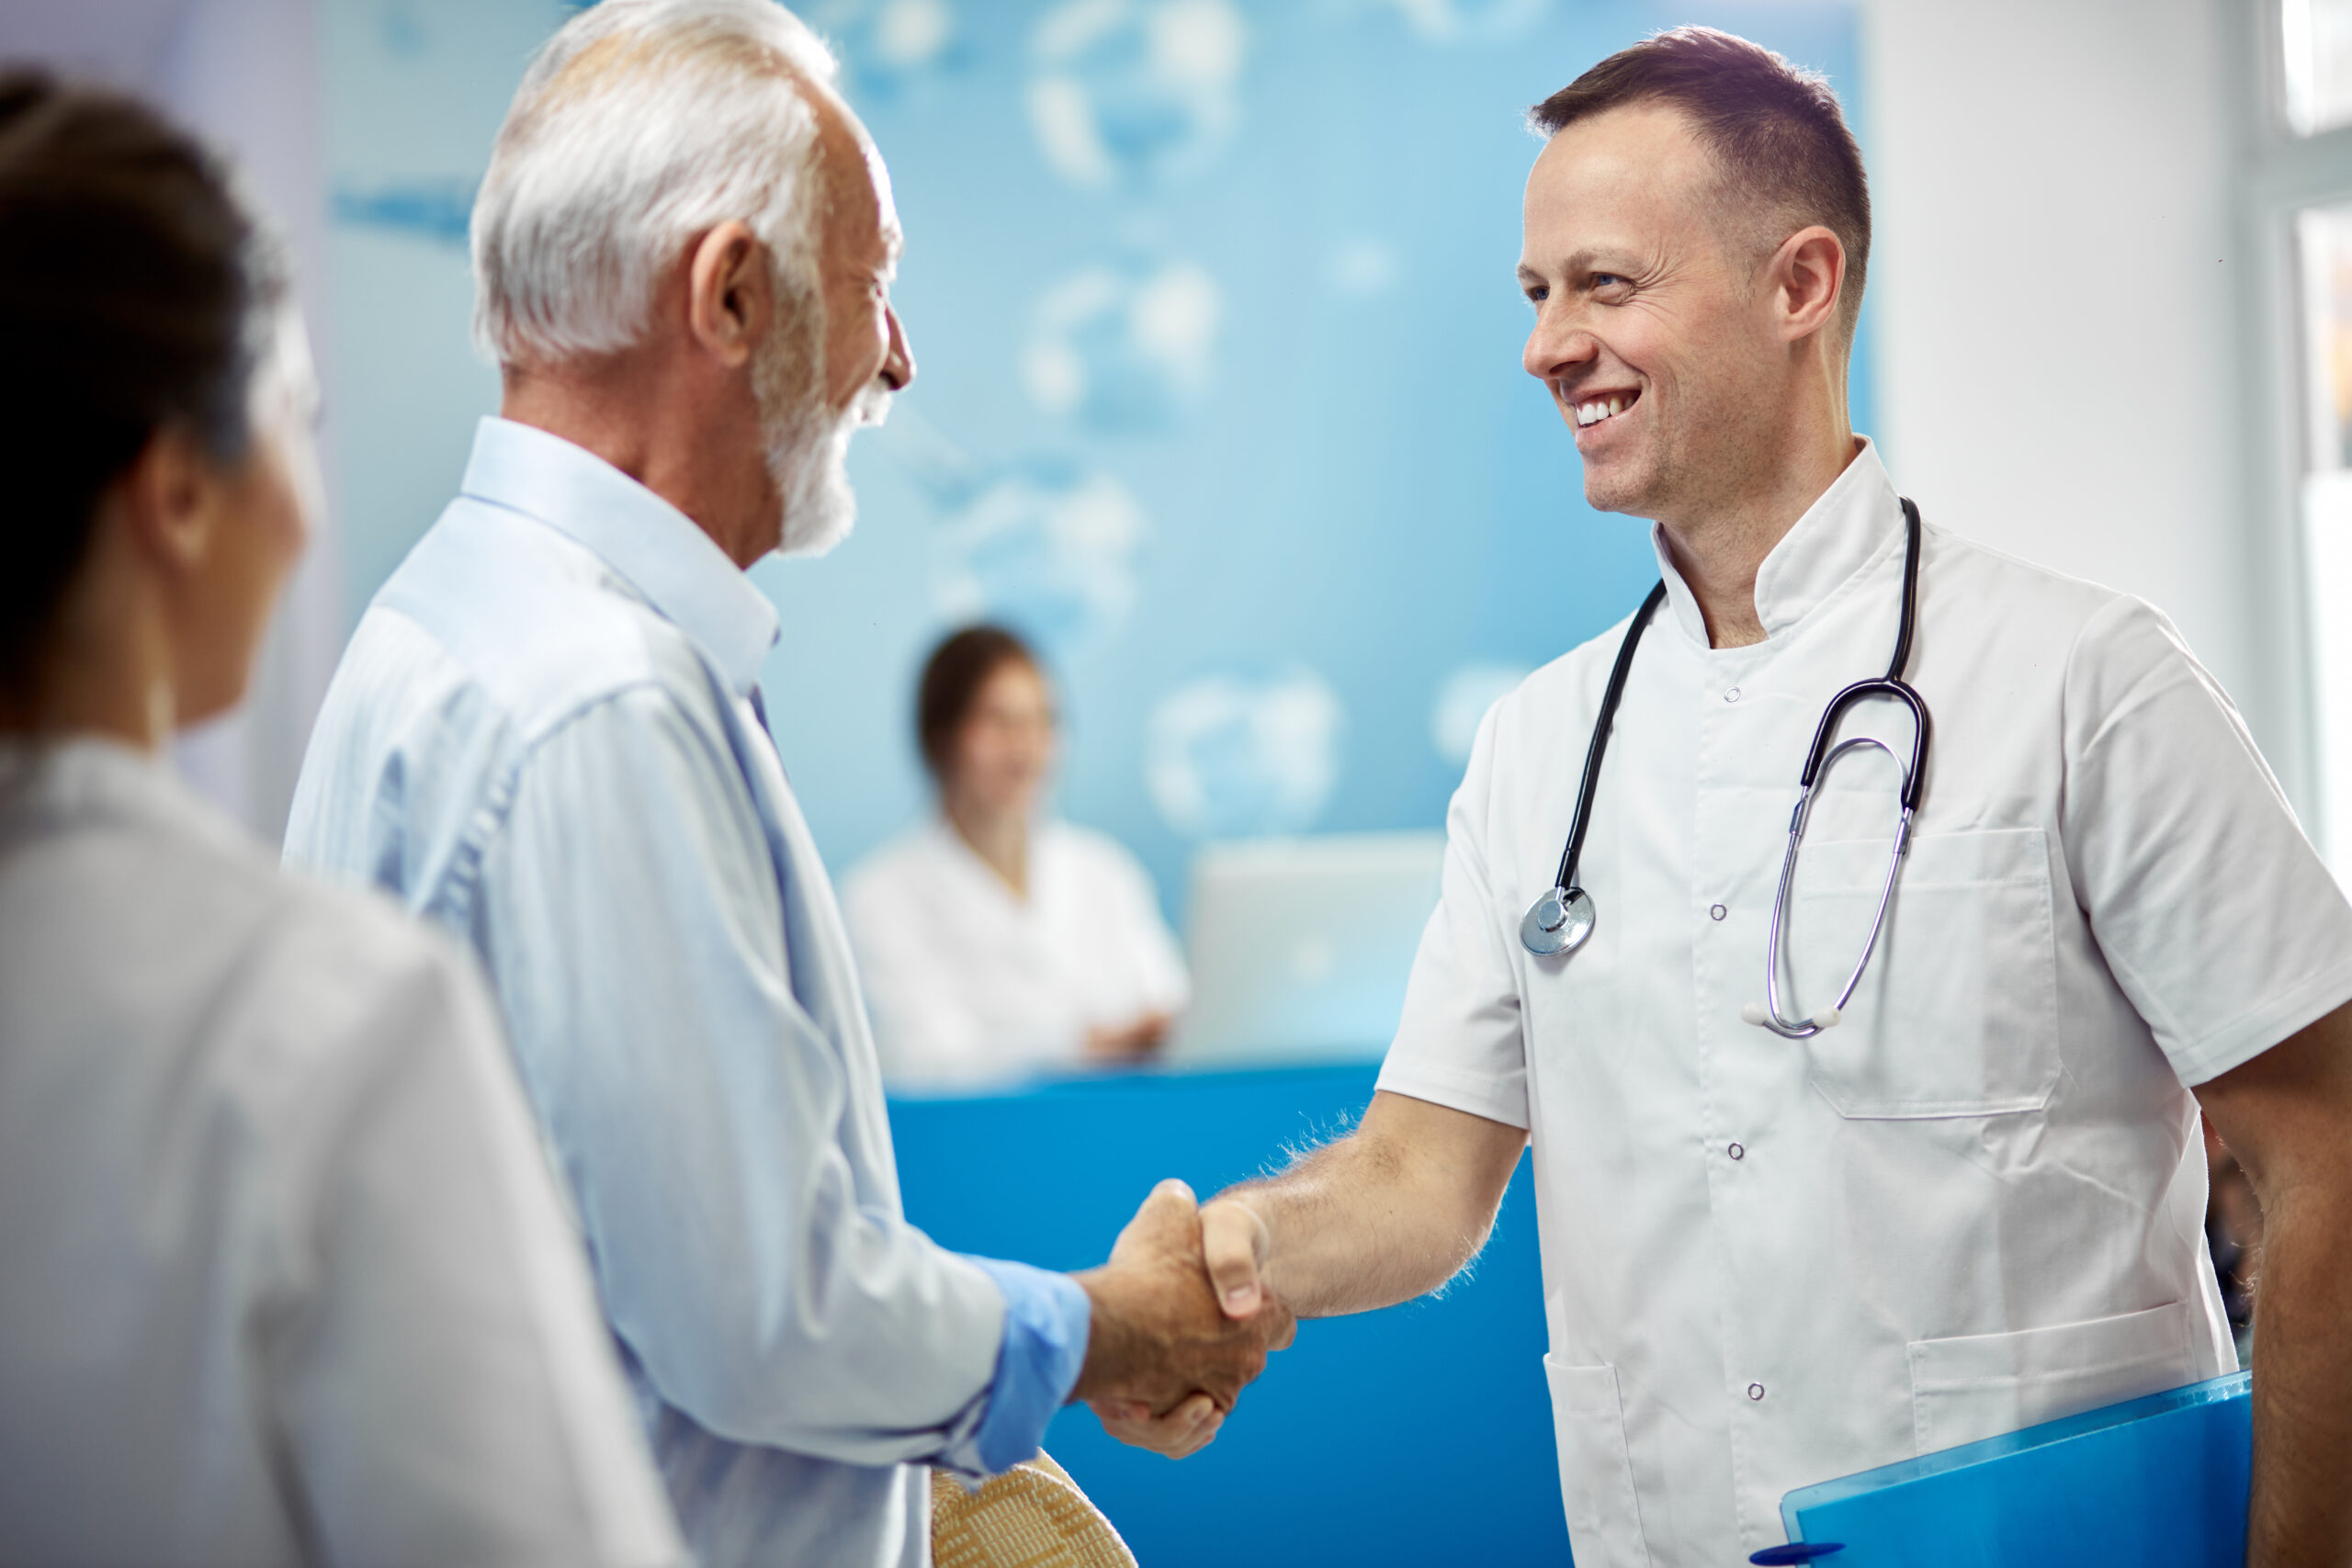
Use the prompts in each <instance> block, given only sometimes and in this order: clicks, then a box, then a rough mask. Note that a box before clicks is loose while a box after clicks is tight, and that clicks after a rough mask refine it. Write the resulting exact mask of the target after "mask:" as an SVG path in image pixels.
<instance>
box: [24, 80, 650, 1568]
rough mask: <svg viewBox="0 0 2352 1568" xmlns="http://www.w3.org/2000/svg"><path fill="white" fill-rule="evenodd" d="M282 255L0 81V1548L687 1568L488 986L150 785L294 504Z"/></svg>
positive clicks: (111, 134) (103, 134) (234, 674)
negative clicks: (1, 377)
mask: <svg viewBox="0 0 2352 1568" xmlns="http://www.w3.org/2000/svg"><path fill="white" fill-rule="evenodd" d="M0 342H5V343H6V344H7V345H8V375H7V378H6V383H5V387H0V460H5V463H6V469H7V472H8V474H9V476H10V480H11V489H12V494H11V497H10V518H9V525H8V528H7V530H6V534H5V536H0V1255H5V1256H6V1258H7V1264H6V1268H5V1269H0V1562H7V1563H15V1562H40V1563H71V1562H91V1563H98V1562H106V1563H118V1562H141V1563H177V1562H208V1563H210V1562H237V1563H279V1562H287V1563H290V1562H353V1563H392V1562H512V1563H546V1564H558V1563H606V1564H650V1563H661V1562H677V1561H680V1560H681V1559H682V1557H683V1552H682V1551H681V1550H680V1547H679V1543H678V1539H677V1535H676V1531H675V1528H674V1526H673V1522H672V1520H671V1517H670V1514H669V1510H668V1507H667V1505H666V1504H665V1502H664V1500H663V1498H662V1493H661V1489H660V1483H659V1482H658V1480H657V1479H656V1478H655V1475H654V1473H653V1471H652V1468H651V1464H650V1458H649V1456H648V1454H647V1452H646V1450H645V1448H644V1446H643V1443H642V1441H641V1440H640V1438H639V1435H638V1433H637V1431H636V1429H635V1424H634V1422H633V1420H632V1419H631V1413H630V1411H629V1409H628V1404H627V1401H626V1396H625V1394H624V1391H623V1385H622V1382H621V1377H620V1372H619V1369H618V1367H617V1366H616V1363H615V1360H614V1358H613V1355H612V1350H611V1347H610V1342H609V1341H608V1340H607V1339H606V1338H605V1335H604V1333H603V1331H602V1325H601V1324H600V1323H599V1321H598V1316H597V1313H596V1307H595V1303H594V1297H593V1295H592V1294H591V1292H590V1288H589V1282H588V1275H587V1270H586V1268H585V1265H584V1261H583V1259H582V1256H581V1254H580V1250H579V1247H578V1244H577V1242H576V1240H575V1238H574V1236H573V1235H572V1234H571V1230H570V1228H569V1225H568V1224H567V1221H566V1218H565V1213H564V1209H563V1205H562V1202H561V1201H560V1198H559V1196H558V1194H557V1192H556V1190H555V1187H554V1184H553V1181H552V1179H551V1178H550V1174H549V1172H548V1168H547V1166H546V1164H545V1161H544V1159H543V1157H542V1156H541V1154H540V1152H539V1147H538V1144H537V1140H536V1139H535V1137H534V1136H533V1134H532V1130H531V1123H530V1120H529V1114H530V1113H529V1111H528V1109H527V1108H526V1105H525V1103H524V1100H523V1096H522V1093H521V1089H520V1087H519V1085H518V1084H517V1083H516V1082H515V1076H514V1072H513V1069H512V1067H511V1066H510V1065H509V1064H508V1062H507V1060H506V1058H505V1055H504V1051H503V1047H502V1045H501V1043H500V1041H499V1037H498V1034H497V1032H496V1025H495V1023H494V1021H493V1017H492V1012H491V1010H490V1007H489V1003H488V1000H487V998H485V997H484V996H483V995H482V993H481V989H480V986H479V983H478V982H477V981H476V980H475V979H474V978H473V977H472V976H471V974H470V972H469V969H468V968H467V967H466V965H465V964H464V961H463V960H462V959H461V958H460V957H459V956H458V954H457V953H456V952H455V951H454V950H453V949H451V948H449V947H447V946H446V945H445V944H444V943H443V942H441V941H440V940H439V939H438V938H435V937H433V936H431V935H429V934H427V933H426V932H424V931H421V930H419V929H417V928H416V927H414V926H413V925H411V924H410V923H409V922H408V921H406V920H405V919H402V918H401V916H400V915H399V914H398V913H397V912H396V911H395V910H393V909H392V908H390V906H388V905H382V904H379V903H378V902H377V901H375V900H373V899H362V898H359V897H352V896H349V895H345V894H342V893H337V892H334V891H331V890H328V889H325V888H321V887H316V886H310V885H307V884H305V883H302V882H300V881H297V880H294V879H292V878H289V877H288V876H286V875H284V874H281V873H280V872H279V870H278V868H277V864H276V863H275V861H274V859H273V857H271V856H270V855H268V854H266V853H265V852H263V851H262V850H260V849H259V847H258V846H255V845H253V844H251V843H249V842H247V841H246V840H244V839H243V837H242V836H241V835H240V833H239V832H238V830H237V829H234V828H233V827H232V826H231V825H230V824H229V823H228V821H227V820H226V819H225V818H220V817H218V816H216V815H214V814H213V812H212V811H211V809H210V808H209V807H206V806H203V805H201V804H199V803H198V801H197V799H196V798H195V796H193V795H190V794H189V793H187V791H186V790H185V789H184V788H183V787H182V785H181V784H179V783H178V782H177V780H176V779H175V777H174V776H173V774H172V773H170V771H169V769H168V767H167V765H166V764H165V763H164V761H162V760H161V752H162V750H163V749H164V746H165V745H166V743H167V742H168V741H169V740H170V739H171V737H172V735H173V732H174V731H175V729H176V728H180V727H182V726H185V725H190V724H194V723H197V722H198V721H201V720H204V719H207V718H209V717H212V716H216V715H218V714H220V713H221V712H223V711H224V710H226V709H228V708H230V707H232V705H235V704H236V703H237V702H238V700H239V699H240V697H241V696H242V694H243V691H244V689H245V687H246V684H247V682H248V678H249V675H250V672H251V670H252V666H253V662H254V651H255V649H256V647H257V646H258V644H259V643H260V641H261V637H262V631H263V628H264V626H266V623H267V620H268V617H269V613H270V608H271V606H272V604H274V603H275V601H276V599H277V592H278V590H279V588H280V587H281V586H282V584H283V582H284V580H285V577H286V573H287V570H288V567H289V566H290V564H291V563H292V562H293V560H294V558H295V557H296V556H297V555H298V554H299V552H300V548H301V547H302V544H303V541H304V539H305V537H306V536H307V535H308V533H309V531H310V527H311V513H312V512H313V510H314V508H315V502H314V499H313V498H314V496H315V493H316V490H317V476H316V468H315V464H314V461H313V458H312V455H311V436H310V431H309V424H310V421H311V416H312V412H313V410H314V408H315V406H316V402H317V394H316V392H315V390H314V389H313V387H312V384H311V372H310V361H309V355H308V352H307V349H306V347H305V344H304V342H303V339H302V335H301V329H300V326H299V325H298V324H297V318H296V317H295V315H294V313H293V311H292V309H291V306H290V302H289V300H288V285H287V279H286V276H285V275H284V269H283V267H282V265H280V263H279V261H278V259H277V248H276V246H275V244H274V243H269V242H266V241H265V240H264V239H263V238H262V236H261V235H260V234H259V233H258V232H257V230H256V226H255V223H254V220H253V219H252V218H251V217H250V216H249V215H248V214H247V213H246V212H245V211H244V210H243V208H242V205H241V204H240V202H239V201H238V200H237V199H236V198H235V197H233V196H232V194H231V192H230V190H229V188H228V186H227V185H226V183H225V181H224V178H223V175H221V173H220V170H219V168H218V167H217V166H216V165H215V164H214V163H213V162H212V161H211V159H210V158H209V156H208V155H207V154H206V153H205V152H203V151H202V150H201V149H200V148H199V147H198V145H197V144H196V143H195V142H194V141H191V140H189V139H188V138H187V137H186V136H184V135H183V134H182V133H180V132H178V131H176V130H174V129H172V128H171V127H169V126H167V125H166V124H164V122H163V121H161V120H160V119H159V118H156V117H155V116H154V115H153V114H152V113H150V112H149V111H148V110H146V109H144V108H142V107H139V106H138V105H136V104H134V103H132V102H130V100H128V99H124V98H119V97H115V96H107V95H102V94H98V93H96V92H92V91H87V90H83V89H77V88H73V87H66V86H61V85H57V84H56V83H54V82H53V81H51V79H49V78H47V77H45V76H42V75H39V74H34V73H24V72H13V73H6V74H0Z"/></svg>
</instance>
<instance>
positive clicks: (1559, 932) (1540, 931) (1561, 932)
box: [1519, 887, 1593, 958]
mask: <svg viewBox="0 0 2352 1568" xmlns="http://www.w3.org/2000/svg"><path fill="white" fill-rule="evenodd" d="M1592 921H1593V913H1592V897H1591V896H1590V895H1589V894H1588V893H1586V892H1585V890H1584V889H1583V888H1581V887H1570V888H1567V889H1566V890H1563V889H1561V888H1558V887H1546V888H1545V889H1544V897H1541V898H1538V899H1537V900H1535V903H1534V905H1533V906H1532V908H1529V909H1528V911H1527V913H1526V915H1525V916H1524V917H1523V918H1522V919H1521V920H1520V922H1519V940H1520V941H1521V942H1524V943H1526V945H1527V951H1528V952H1530V953H1534V954H1535V955H1536V956H1537V957H1539V958H1549V957H1551V956H1553V955H1554V954H1555V953H1574V952H1575V951H1576V950H1577V948H1579V947H1582V946H1583V945H1584V939H1585V938H1587V937H1589V936H1590V935H1591V934H1592Z"/></svg>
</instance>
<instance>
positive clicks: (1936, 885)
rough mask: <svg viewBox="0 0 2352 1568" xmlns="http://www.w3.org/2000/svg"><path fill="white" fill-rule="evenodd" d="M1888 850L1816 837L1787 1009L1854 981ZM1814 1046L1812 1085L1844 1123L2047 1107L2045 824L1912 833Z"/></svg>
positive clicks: (2050, 1012)
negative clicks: (1836, 1014)
mask: <svg viewBox="0 0 2352 1568" xmlns="http://www.w3.org/2000/svg"><path fill="white" fill-rule="evenodd" d="M1893 849H1894V840H1893V839H1892V838H1887V839H1871V840H1841V841H1832V842H1826V843H1821V842H1816V841H1815V840H1813V839H1812V838H1811V837H1810V836H1808V837H1807V839H1806V840H1805V844H1804V852H1803V854H1802V855H1801V856H1800V857H1799V859H1798V863H1797V878H1796V886H1795V887H1794V889H1793V897H1792V900H1791V908H1790V919H1789V927H1788V930H1787V931H1786V933H1785V938H1784V942H1783V951H1784V953H1785V954H1786V959H1785V962H1786V964H1787V969H1786V971H1784V974H1793V976H1794V979H1795V989H1796V998H1797V1001H1798V1007H1797V1008H1796V1009H1792V1011H1800V1010H1809V1009H1812V1008H1816V1007H1820V1006H1822V1005H1823V1004H1825V1003H1826V1002H1828V1001H1830V1000H1832V999H1833V998H1835V997H1836V995H1837V990H1838V987H1840V986H1842V985H1843V984H1844V983H1845V978H1846V975H1847V973H1848V972H1849V971H1850V970H1851V968H1852V967H1853V963H1854V959H1855V957H1856V956H1857V955H1858V954H1859V953H1860V952H1861V949H1862V942H1863V941H1864V940H1865V939H1866V938H1867V937H1868V935H1869V933H1870V925H1871V916H1872V914H1873V913H1874V912H1875V911H1876V909H1877V907H1878V898H1879V892H1880V889H1881V888H1882V887H1883V886H1884V883H1885V877H1886V863H1887V856H1888V855H1889V853H1890V852H1892V851H1893ZM1786 983H1787V981H1786V979H1785V978H1784V981H1783V984H1786ZM1804 1049H1805V1050H1806V1051H1808V1052H1809V1053H1810V1054H1811V1056H1812V1061H1813V1070H1812V1077H1813V1083H1814V1087H1815V1089H1818V1090H1819V1091H1820V1092H1821V1094H1822V1095H1823V1096H1824V1097H1825V1098H1826V1099H1827V1100H1828V1101H1829V1103H1830V1104H1831V1105H1833V1106H1835V1107H1836V1108H1837V1110H1838V1114H1840V1115H1842V1116H1847V1117H1852V1118H1858V1119H1859V1118H1925V1117H1942V1116H1996V1115H2000V1114H2003V1113H2005V1112H2011V1111H2037V1110H2040V1109H2041V1107H2042V1106H2044V1105H2046V1104H2047V1103H2049V1100H2050V1093H2051V1090H2052V1089H2053V1088H2054V1087H2055V1086H2056V1084H2057V1081H2058V956H2057V947H2056V938H2055V936H2054V934H2053V931H2052V913H2051V886H2050V856H2049V848H2048V840H2047V839H2046V837H2045V835H2044V834H2043V832H2042V830H2041V829H2039V828H2009V829H1993V830H1990V831H1984V832H1973V833H1931V834H1922V835H1920V836H1918V837H1917V838H1915V839H1913V840H1911V847H1910V850H1909V851H1908V852H1907V853H1906V854H1905V856H1904V865H1903V871H1902V874H1901V875H1900V877H1899V878H1898V879H1897V880H1896V882H1895V885H1894V901H1893V903H1892V904H1890V905H1889V906H1888V908H1887V914H1886V927H1885V930H1884V931H1883V932H1882V933H1881V934H1880V937H1879V942H1878V948H1877V950H1876V952H1875V953H1872V955H1871V963H1870V967H1869V969H1868V970H1867V971H1865V972H1864V974H1863V976H1862V983H1861V985H1860V987H1858V988H1857V989H1856V990H1855V992H1854V997H1853V1000H1852V1001H1850V1002H1849V1003H1848V1004H1847V1007H1846V1010H1845V1013H1844V1017H1843V1019H1842V1020H1841V1021H1840V1022H1839V1023H1838V1026H1837V1027H1835V1028H1833V1029H1826V1030H1824V1031H1822V1032H1820V1033H1819V1034H1816V1035H1815V1036H1814V1037H1813V1038H1812V1039H1811V1040H1809V1041H1806V1042H1805V1043H1804Z"/></svg>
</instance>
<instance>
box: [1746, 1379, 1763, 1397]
mask: <svg viewBox="0 0 2352 1568" xmlns="http://www.w3.org/2000/svg"><path fill="white" fill-rule="evenodd" d="M1747 1397H1748V1398H1750V1399H1761V1398H1763V1397H1764V1385H1763V1384H1762V1383H1760V1382H1752V1383H1749V1384H1748V1385H1747Z"/></svg>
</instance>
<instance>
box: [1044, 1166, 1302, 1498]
mask: <svg viewBox="0 0 2352 1568" xmlns="http://www.w3.org/2000/svg"><path fill="white" fill-rule="evenodd" d="M1265 1247H1266V1230H1265V1225H1264V1224H1263V1222H1261V1220H1259V1218H1258V1217H1257V1215H1256V1214H1254V1213H1252V1212H1251V1211H1250V1209H1249V1208H1247V1207H1245V1206H1244V1205H1242V1204H1240V1203H1237V1202H1233V1201H1216V1202H1212V1203H1211V1204H1209V1205H1208V1206H1207V1207H1206V1208H1205V1209H1204V1208H1203V1206H1202V1205H1201V1204H1200V1203H1198V1202H1197V1201H1195V1200H1194V1198H1193V1190H1192V1189H1191V1188H1189V1187H1187V1186H1185V1185H1184V1183H1182V1182H1181V1181H1163V1182H1161V1183H1160V1184H1159V1186H1157V1187H1155V1188H1153V1189H1152V1190H1151V1196H1150V1197H1148V1198H1147V1199H1145V1200H1144V1204H1143V1207H1142V1208H1140V1209H1138V1210H1136V1217H1135V1218H1134V1219H1133V1220H1130V1221H1129V1222H1128V1223H1127V1227H1126V1229H1125V1230H1123V1231H1121V1232H1120V1233H1119V1239H1118V1241H1117V1243H1116V1244H1115V1245H1114V1247H1112V1248H1111V1260H1110V1261H1109V1262H1108V1263H1105V1264H1104V1265H1103V1267H1101V1268H1099V1269H1088V1270H1087V1271H1086V1272H1085V1273H1082V1274H1080V1275H1078V1276H1077V1279H1078V1282H1079V1283H1080V1285H1082V1286H1083V1287H1085V1290H1086V1293H1087V1296H1088V1298H1089V1299H1090V1300H1091V1302H1092V1303H1093V1309H1094V1310H1093V1329H1092V1333H1091V1337H1090V1338H1089V1339H1088V1342H1087V1347H1086V1365H1085V1367H1084V1368H1083V1369H1082V1370H1081V1371H1080V1373H1079V1378H1078V1386H1077V1388H1076V1389H1075V1390H1073V1391H1072V1393H1071V1398H1072V1399H1074V1400H1079V1399H1082V1400H1084V1401H1085V1402H1086V1403H1087V1404H1089V1405H1091V1407H1092V1408H1093V1411H1094V1414H1095V1415H1096V1416H1098V1417H1100V1418H1101V1420H1102V1422H1103V1429H1104V1430H1106V1431H1108V1432H1109V1433H1110V1434H1111V1435H1112V1436H1113V1437H1114V1438H1119V1439H1120V1440H1121V1441H1123V1442H1128V1443H1133V1444H1135V1445H1136V1446H1137V1447H1138V1448H1147V1449H1150V1450H1154V1451H1155V1452H1158V1453H1163V1454H1166V1455H1167V1456H1168V1457H1169V1458H1170V1459H1182V1458H1183V1457H1184V1456H1185V1455H1187V1454H1190V1453H1193V1452H1194V1451H1195V1450H1199V1449H1201V1448H1202V1447H1204V1446H1205V1445H1206V1444H1207V1443H1208V1442H1209V1440H1210V1439H1211V1438H1215V1437H1216V1433H1217V1428H1218V1427H1221V1426H1223V1425H1224V1423H1225V1417H1226V1415H1227V1412H1229V1411H1231V1410H1232V1408H1233V1404H1234V1402H1235V1401H1236V1400H1238V1399H1239V1398H1240V1397H1241V1390H1242V1389H1243V1388H1244V1387H1245V1386H1246V1385H1247V1384H1249V1383H1250V1382H1251V1381H1252V1380H1253V1379H1255V1378H1256V1377H1257V1375H1258V1374H1259V1372H1261V1371H1263V1370H1264V1368H1265V1365H1266V1356H1267V1353H1268V1352H1269V1351H1273V1350H1280V1349H1283V1348H1286V1347H1287V1346H1288V1345H1289V1344H1290V1342H1291V1338H1292V1336H1293V1335H1294V1333H1295V1329H1296V1324H1297V1319H1296V1318H1295V1315H1294V1314H1292V1312H1291V1310H1290V1308H1289V1307H1287V1306H1286V1305H1284V1304H1283V1303H1282V1302H1280V1301H1278V1300H1276V1299H1275V1297H1274V1295H1273V1293H1272V1292H1271V1291H1269V1290H1267V1289H1266V1288H1265V1286H1264V1284H1263V1283H1262V1282H1261V1280H1260V1278H1259V1270H1260V1269H1261V1266H1262V1265H1263V1263H1264V1261H1265Z"/></svg>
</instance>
